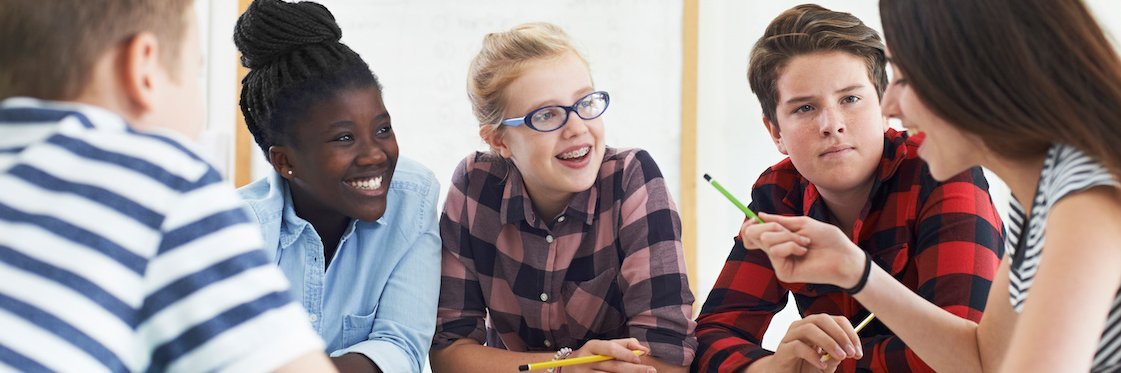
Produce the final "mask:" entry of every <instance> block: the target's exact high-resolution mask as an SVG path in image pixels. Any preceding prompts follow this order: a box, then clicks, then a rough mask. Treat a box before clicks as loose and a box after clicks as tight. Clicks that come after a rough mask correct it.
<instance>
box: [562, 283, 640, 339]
mask: <svg viewBox="0 0 1121 373" xmlns="http://www.w3.org/2000/svg"><path fill="white" fill-rule="evenodd" d="M618 276H619V269H618V268H612V269H608V270H605V271H603V272H601V273H599V274H597V275H596V276H595V277H593V278H591V279H589V280H587V281H565V283H564V286H563V289H562V291H563V294H564V297H565V300H566V301H565V306H564V307H565V316H566V321H567V322H566V323H565V324H566V328H567V329H568V331H569V335H570V336H572V337H574V338H576V339H580V340H588V339H613V338H621V337H625V336H626V335H627V330H626V326H625V324H626V321H627V320H626V314H625V310H624V309H623V293H622V291H621V289H620V288H619V284H618V281H617V278H618Z"/></svg>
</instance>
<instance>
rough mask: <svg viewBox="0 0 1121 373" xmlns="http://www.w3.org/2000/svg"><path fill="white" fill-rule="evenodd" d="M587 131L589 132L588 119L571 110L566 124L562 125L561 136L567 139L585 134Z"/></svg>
mask: <svg viewBox="0 0 1121 373" xmlns="http://www.w3.org/2000/svg"><path fill="white" fill-rule="evenodd" d="M585 132H588V121H586V120H584V118H581V117H580V116H579V115H576V113H574V112H569V113H568V118H566V119H565V122H564V126H563V127H561V136H562V137H564V138H566V139H567V138H572V137H576V136H579V135H583V134H584V133H585Z"/></svg>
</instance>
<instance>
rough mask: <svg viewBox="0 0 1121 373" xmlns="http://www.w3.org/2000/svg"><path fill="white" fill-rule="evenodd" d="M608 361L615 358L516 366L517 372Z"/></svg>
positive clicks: (597, 356) (581, 358)
mask: <svg viewBox="0 0 1121 373" xmlns="http://www.w3.org/2000/svg"><path fill="white" fill-rule="evenodd" d="M631 352H634V356H642V354H643V353H644V352H642V351H641V350H632V351H631ZM608 360H615V358H614V357H611V356H604V355H592V356H584V357H574V358H571V359H564V360H553V361H544V362H540V363H533V364H525V365H521V366H518V371H527V370H538V369H549V368H557V367H566V366H569V365H579V364H589V363H598V362H601V361H608Z"/></svg>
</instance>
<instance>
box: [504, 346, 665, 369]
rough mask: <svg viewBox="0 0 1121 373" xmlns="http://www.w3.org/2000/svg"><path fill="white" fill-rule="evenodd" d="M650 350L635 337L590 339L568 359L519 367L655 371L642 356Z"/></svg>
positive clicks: (520, 367)
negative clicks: (643, 360) (645, 362)
mask: <svg viewBox="0 0 1121 373" xmlns="http://www.w3.org/2000/svg"><path fill="white" fill-rule="evenodd" d="M648 353H650V349H649V348H648V347H646V346H643V345H642V344H641V343H639V342H638V340H637V339H634V338H624V339H612V340H598V339H594V340H590V341H588V342H587V343H584V346H582V347H580V349H579V350H576V351H574V352H573V353H572V355H570V356H569V357H568V358H566V359H563V360H554V361H541V362H536V363H531V364H525V365H521V366H519V367H518V370H519V371H526V370H539V369H548V368H555V367H564V372H565V373H572V372H584V371H605V372H653V371H654V368H653V367H651V366H648V365H643V364H642V359H641V358H640V356H642V355H645V354H648Z"/></svg>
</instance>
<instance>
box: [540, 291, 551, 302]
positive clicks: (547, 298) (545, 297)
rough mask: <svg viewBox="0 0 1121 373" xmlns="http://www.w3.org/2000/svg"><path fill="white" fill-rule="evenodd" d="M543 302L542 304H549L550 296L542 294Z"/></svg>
mask: <svg viewBox="0 0 1121 373" xmlns="http://www.w3.org/2000/svg"><path fill="white" fill-rule="evenodd" d="M541 301H542V302H548V301H549V294H545V293H541Z"/></svg>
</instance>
